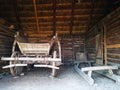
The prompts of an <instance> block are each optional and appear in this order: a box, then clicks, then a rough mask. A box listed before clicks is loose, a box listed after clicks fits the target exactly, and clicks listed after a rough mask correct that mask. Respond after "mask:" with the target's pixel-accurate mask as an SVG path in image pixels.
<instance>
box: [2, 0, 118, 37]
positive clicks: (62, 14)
mask: <svg viewBox="0 0 120 90" xmlns="http://www.w3.org/2000/svg"><path fill="white" fill-rule="evenodd" d="M115 1H116V2H115ZM117 1H118V0H0V16H1V17H2V18H5V19H6V20H8V21H9V22H11V23H12V24H14V25H15V27H16V28H18V29H19V30H21V31H22V32H23V33H24V34H27V35H29V36H31V37H36V36H37V37H38V36H50V35H53V34H54V33H58V34H84V33H85V32H86V31H87V30H88V29H90V28H91V27H92V26H93V25H94V24H95V23H97V22H98V21H99V20H100V19H102V18H103V17H104V16H105V15H106V14H107V13H108V12H109V11H110V10H111V7H110V6H111V5H112V4H114V5H115V4H116V3H117Z"/></svg>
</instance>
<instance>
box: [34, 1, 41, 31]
mask: <svg viewBox="0 0 120 90" xmlns="http://www.w3.org/2000/svg"><path fill="white" fill-rule="evenodd" d="M33 4H34V12H35V18H36V28H37V32H38V33H39V31H40V29H39V21H38V15H37V6H36V0H33Z"/></svg>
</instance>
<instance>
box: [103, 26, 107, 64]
mask: <svg viewBox="0 0 120 90" xmlns="http://www.w3.org/2000/svg"><path fill="white" fill-rule="evenodd" d="M103 27H104V64H105V65H107V38H106V34H107V28H106V26H105V25H104V26H103Z"/></svg>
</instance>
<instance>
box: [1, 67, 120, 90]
mask: <svg viewBox="0 0 120 90" xmlns="http://www.w3.org/2000/svg"><path fill="white" fill-rule="evenodd" d="M93 77H94V79H95V82H96V83H97V85H96V86H91V85H89V84H88V83H87V82H86V81H85V80H84V79H83V78H82V77H81V76H79V75H78V74H77V73H76V72H75V70H74V69H73V67H68V66H66V67H62V68H61V70H60V71H59V73H58V75H57V77H56V78H52V77H51V76H50V70H49V69H45V68H37V69H36V68H34V69H33V70H31V71H29V72H27V73H25V75H23V76H20V77H12V76H11V75H8V76H6V77H3V78H2V79H1V80H0V90H120V85H117V84H115V82H114V81H112V80H110V79H108V78H106V77H103V76H101V75H99V74H96V73H94V74H93Z"/></svg>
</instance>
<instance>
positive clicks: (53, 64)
mask: <svg viewBox="0 0 120 90" xmlns="http://www.w3.org/2000/svg"><path fill="white" fill-rule="evenodd" d="M53 58H56V51H54V52H53ZM52 66H55V61H53V62H52ZM55 74H56V69H54V68H52V76H55Z"/></svg>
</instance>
